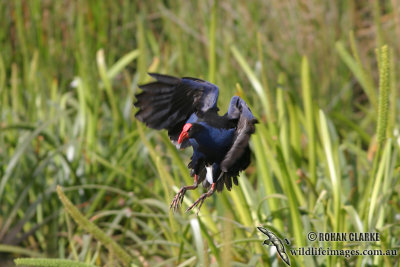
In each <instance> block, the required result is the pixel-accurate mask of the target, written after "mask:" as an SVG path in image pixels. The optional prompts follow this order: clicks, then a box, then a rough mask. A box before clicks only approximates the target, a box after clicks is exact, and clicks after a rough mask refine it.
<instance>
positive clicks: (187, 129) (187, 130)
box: [178, 123, 204, 144]
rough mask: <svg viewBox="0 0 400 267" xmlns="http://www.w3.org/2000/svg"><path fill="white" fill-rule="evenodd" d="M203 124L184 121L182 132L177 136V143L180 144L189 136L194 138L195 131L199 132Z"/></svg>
mask: <svg viewBox="0 0 400 267" xmlns="http://www.w3.org/2000/svg"><path fill="white" fill-rule="evenodd" d="M203 127H204V126H202V125H200V124H197V123H193V124H192V123H186V124H185V125H184V126H183V129H182V132H181V134H180V135H179V138H178V144H181V143H182V142H184V141H185V140H187V139H189V138H194V136H195V135H196V133H198V132H200V131H201V130H202V129H203Z"/></svg>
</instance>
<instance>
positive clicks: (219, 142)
mask: <svg viewBox="0 0 400 267" xmlns="http://www.w3.org/2000/svg"><path fill="white" fill-rule="evenodd" d="M198 123H199V124H201V125H203V126H204V130H203V131H201V132H198V133H197V134H196V136H195V138H191V139H189V141H190V142H191V144H192V146H193V150H198V151H199V152H201V153H203V154H205V155H206V156H207V157H209V158H211V159H213V161H215V162H218V161H221V160H222V159H223V157H224V156H225V154H226V152H227V151H228V150H229V148H230V147H231V145H232V142H233V136H234V133H235V129H220V128H214V127H211V126H209V125H208V124H207V123H205V122H198ZM196 152H197V151H195V153H196Z"/></svg>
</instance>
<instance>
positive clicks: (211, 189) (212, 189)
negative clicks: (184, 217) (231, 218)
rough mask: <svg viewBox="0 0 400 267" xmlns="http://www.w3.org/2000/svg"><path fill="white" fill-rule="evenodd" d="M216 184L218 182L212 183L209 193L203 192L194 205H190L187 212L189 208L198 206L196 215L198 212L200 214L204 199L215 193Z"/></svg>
mask: <svg viewBox="0 0 400 267" xmlns="http://www.w3.org/2000/svg"><path fill="white" fill-rule="evenodd" d="M215 185H216V183H213V184H212V185H211V188H210V190H208V192H207V193H204V194H202V195H201V196H200V197H199V199H197V200H196V201H195V202H194V203H193V204H192V206H190V207H189V208H187V210H186V212H188V211H189V210H191V209H193V208H194V207H196V206H198V208H197V212H196V215H198V214H199V211H200V208H201V206H202V205H203V202H204V200H205V199H206V198H208V197H209V196H211V195H212V194H214V191H215Z"/></svg>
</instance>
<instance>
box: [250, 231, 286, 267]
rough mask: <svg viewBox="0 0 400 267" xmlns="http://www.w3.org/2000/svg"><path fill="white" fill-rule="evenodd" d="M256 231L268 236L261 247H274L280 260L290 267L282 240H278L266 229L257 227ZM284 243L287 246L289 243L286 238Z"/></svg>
mask: <svg viewBox="0 0 400 267" xmlns="http://www.w3.org/2000/svg"><path fill="white" fill-rule="evenodd" d="M257 229H258V230H259V231H260V232H261V233H263V234H264V235H266V236H268V239H267V240H264V242H263V245H269V246H271V245H274V246H275V248H276V251H277V252H278V254H279V256H281V259H282V260H283V261H284V262H285V263H286V264H287V265H289V266H290V259H289V256H288V254H287V253H286V250H285V246H284V245H283V242H282V240H280V239H279V238H278V237H277V236H276V235H275V234H274V233H273V232H272V231H269V230H268V229H267V228H264V227H257ZM285 241H286V243H287V244H288V245H289V241H288V240H287V239H286V238H285Z"/></svg>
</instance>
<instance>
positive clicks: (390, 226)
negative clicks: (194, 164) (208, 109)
mask: <svg viewBox="0 0 400 267" xmlns="http://www.w3.org/2000/svg"><path fill="white" fill-rule="evenodd" d="M399 41H400V3H399V1H397V0H390V1H374V0H371V1H354V0H349V1H315V0H307V1H278V0H271V1H222V0H221V1H217V0H215V1H211V0H210V1H155V0H149V1H128V0H119V1H36V0H31V1H28V0H26V1H20V0H16V1H1V2H0V111H1V113H0V265H1V266H3V265H4V266H12V265H13V259H15V258H17V257H20V258H23V257H31V258H33V259H28V260H17V261H16V262H17V263H18V264H26V265H35V264H36V265H40V266H45V265H46V266H71V265H74V266H91V265H99V266H118V265H131V266H285V263H284V262H283V261H282V260H281V259H280V258H279V256H277V254H276V253H275V250H274V249H273V248H269V247H268V246H262V240H263V239H265V237H264V236H262V235H261V233H259V232H258V231H257V230H256V226H264V227H267V228H269V229H271V230H272V231H274V232H275V233H276V234H277V235H278V236H279V237H281V238H287V239H288V240H290V242H291V245H290V246H287V250H288V249H289V248H298V247H305V246H312V247H324V248H328V247H329V248H331V249H350V248H353V249H365V248H369V249H381V250H383V251H386V250H388V249H389V250H390V249H392V250H395V249H397V251H398V252H399V247H400V238H399V237H400V227H399V224H400V218H399V216H400V196H399V192H400V185H399V182H398V181H399V176H400V174H399V173H400V167H399V164H400V160H399V158H400V157H399V148H400V139H399V138H400V136H399V115H398V114H399V112H398V106H399V104H400V103H399V97H398V95H399V88H400V86H399V83H398V81H397V77H399V75H398V74H399V71H400V69H399V54H400V45H399ZM147 72H160V73H166V74H171V75H176V76H192V77H199V78H204V79H207V80H209V81H211V82H213V83H215V84H217V85H218V86H219V88H220V98H219V103H218V104H219V106H220V108H221V110H222V111H224V110H226V108H227V105H228V103H229V99H230V97H231V96H232V95H233V94H239V95H240V96H241V97H243V98H244V99H245V100H246V101H247V103H249V105H250V106H251V107H252V110H253V111H254V113H255V114H256V116H257V117H258V118H259V121H260V124H258V125H257V133H256V134H255V135H254V136H253V138H252V141H251V147H252V150H253V157H252V158H253V160H252V165H251V166H250V167H249V168H248V170H247V171H246V172H244V173H243V174H242V175H241V177H240V179H239V186H238V187H234V188H233V189H232V191H231V192H228V191H226V190H225V191H224V192H222V193H220V194H216V195H215V196H214V197H213V198H212V199H209V200H208V201H207V202H206V203H205V205H204V206H203V208H202V210H201V212H200V213H199V216H198V217H196V216H195V215H194V213H192V212H190V213H184V212H177V213H175V214H172V213H171V211H170V210H169V203H170V201H171V200H172V198H173V196H174V195H175V193H176V191H177V190H178V188H179V187H180V186H182V185H185V184H191V183H192V179H191V178H190V177H189V171H188V170H187V168H186V164H187V163H188V161H189V157H190V154H191V151H177V150H176V149H175V148H174V147H173V145H172V144H171V143H170V142H169V140H168V137H167V135H166V133H165V132H158V131H154V130H149V129H146V127H145V126H144V125H143V124H141V123H138V122H137V121H136V120H135V118H134V113H135V110H134V107H133V105H132V103H133V102H134V101H135V99H134V94H135V93H136V92H138V90H139V89H138V87H137V85H138V84H140V83H144V82H148V81H149V80H150V78H149V76H148V75H147V74H146V73H147ZM57 185H60V186H62V189H61V188H59V189H58V191H57V190H56V186H57ZM57 192H58V196H57ZM201 192H202V189H199V190H197V191H193V192H188V193H187V195H186V198H185V201H184V203H183V207H182V210H184V209H185V208H186V207H187V206H188V205H189V204H190V203H191V202H192V201H193V200H195V199H196V198H197V197H198V196H199V195H200V193H201ZM60 200H61V201H60ZM310 231H315V232H379V233H380V237H381V241H380V242H371V243H342V242H337V243H335V242H333V243H328V242H317V241H316V242H310V241H308V240H307V233H308V232H310ZM35 258H40V259H35ZM54 259H56V260H54ZM290 260H291V262H292V266H321V265H323V266H398V264H399V256H397V257H389V256H386V257H384V256H365V257H351V258H345V257H343V256H319V257H303V256H297V257H292V256H290ZM78 262H79V264H80V265H78Z"/></svg>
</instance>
